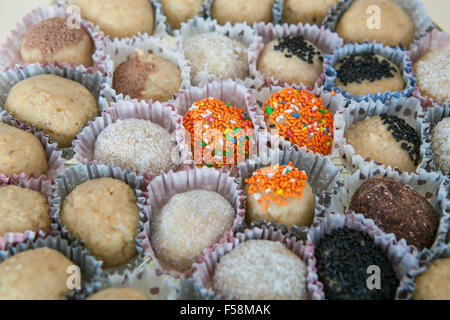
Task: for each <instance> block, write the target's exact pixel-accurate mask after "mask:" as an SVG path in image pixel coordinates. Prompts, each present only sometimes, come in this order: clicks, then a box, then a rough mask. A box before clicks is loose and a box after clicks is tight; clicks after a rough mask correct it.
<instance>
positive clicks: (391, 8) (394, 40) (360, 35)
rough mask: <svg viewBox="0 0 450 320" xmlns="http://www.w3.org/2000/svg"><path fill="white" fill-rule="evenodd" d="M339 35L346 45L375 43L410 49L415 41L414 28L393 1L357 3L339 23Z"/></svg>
mask: <svg viewBox="0 0 450 320" xmlns="http://www.w3.org/2000/svg"><path fill="white" fill-rule="evenodd" d="M370 8H377V9H378V10H379V16H378V11H375V10H374V11H372V12H368V9H370ZM377 18H378V19H379V21H377V20H378V19H377ZM377 22H379V26H377V24H376V23H377ZM336 32H337V33H338V34H339V35H340V36H341V37H342V38H343V39H344V40H345V42H348V41H352V42H360V43H363V42H365V41H369V42H372V41H376V42H378V43H382V44H384V45H386V46H391V47H397V46H399V45H402V46H404V47H408V46H409V44H410V43H411V41H412V40H413V38H414V24H413V22H412V20H411V18H410V16H409V15H408V14H407V13H406V12H405V11H403V9H402V8H401V7H400V6H399V5H398V4H396V3H395V2H394V1H392V0H355V1H354V2H353V4H352V5H351V6H350V8H348V9H347V10H346V11H345V12H344V14H343V15H342V17H341V18H340V19H339V22H338V24H337V26H336Z"/></svg>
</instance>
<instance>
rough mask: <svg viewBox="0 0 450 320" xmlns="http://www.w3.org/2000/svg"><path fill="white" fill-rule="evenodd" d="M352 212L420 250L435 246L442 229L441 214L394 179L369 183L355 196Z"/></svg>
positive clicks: (375, 179) (409, 188)
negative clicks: (438, 231)
mask: <svg viewBox="0 0 450 320" xmlns="http://www.w3.org/2000/svg"><path fill="white" fill-rule="evenodd" d="M349 209H350V210H353V211H355V212H356V213H362V214H364V216H365V217H366V218H368V219H372V220H374V221H375V223H376V225H377V226H378V227H380V229H382V230H383V231H384V232H386V233H393V234H395V236H396V237H397V240H400V239H405V240H406V242H407V243H408V245H413V246H416V247H417V248H419V250H422V249H424V248H430V247H431V246H432V244H433V242H434V239H435V236H436V232H437V229H438V226H439V216H438V214H437V213H436V211H435V210H434V208H433V207H432V206H431V204H430V203H429V202H428V201H427V200H426V199H425V198H424V197H422V196H421V195H420V194H419V193H418V192H417V191H415V190H414V189H413V188H411V187H410V186H408V185H403V184H401V183H400V182H398V181H396V180H394V179H390V178H383V177H375V178H371V179H369V180H367V181H365V182H364V183H363V184H362V185H361V186H360V187H359V189H358V190H357V191H356V192H355V194H354V195H353V197H352V199H351V202H350V208H349Z"/></svg>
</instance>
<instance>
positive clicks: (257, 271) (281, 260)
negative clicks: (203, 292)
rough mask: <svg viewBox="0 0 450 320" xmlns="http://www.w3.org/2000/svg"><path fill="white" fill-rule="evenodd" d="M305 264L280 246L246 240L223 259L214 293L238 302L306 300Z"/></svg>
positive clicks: (216, 276) (215, 278)
mask: <svg viewBox="0 0 450 320" xmlns="http://www.w3.org/2000/svg"><path fill="white" fill-rule="evenodd" d="M306 272H307V269H306V264H305V262H304V261H303V260H302V259H300V258H299V257H298V256H297V255H296V254H295V253H293V252H292V251H291V250H289V249H287V248H286V247H285V246H284V245H283V244H282V243H281V242H277V241H268V240H247V241H245V242H242V243H240V244H239V245H238V246H237V247H236V248H234V249H233V250H232V251H230V252H229V253H227V254H226V255H225V256H223V257H222V258H221V259H220V261H219V263H218V264H217V267H216V270H215V272H214V278H213V286H214V291H215V293H217V294H219V295H223V296H226V297H230V298H231V297H233V298H237V299H241V300H306V299H308V293H307V291H306Z"/></svg>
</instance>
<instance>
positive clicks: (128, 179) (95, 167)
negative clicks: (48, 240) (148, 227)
mask: <svg viewBox="0 0 450 320" xmlns="http://www.w3.org/2000/svg"><path fill="white" fill-rule="evenodd" d="M99 178H114V179H117V180H120V181H123V182H125V183H126V184H128V185H129V186H130V187H131V188H132V189H134V191H135V193H136V198H137V201H136V205H137V207H138V209H139V228H138V231H137V236H136V250H137V252H138V255H137V257H136V258H134V260H132V261H129V262H128V263H127V264H126V265H123V266H119V267H114V268H109V269H107V270H105V271H106V272H108V273H114V272H120V273H122V272H124V271H125V270H132V269H134V268H135V267H136V266H138V265H140V264H141V263H142V262H143V260H144V247H143V243H144V242H146V241H148V240H147V239H145V233H142V230H143V228H144V223H146V222H147V217H148V208H147V206H146V198H145V197H144V194H143V192H142V191H141V188H142V185H143V183H144V178H143V177H142V176H138V175H137V174H136V173H134V172H133V171H130V170H129V169H126V170H122V169H120V168H114V167H113V166H112V165H109V166H104V165H99V164H97V163H95V162H94V163H93V164H85V165H77V166H74V167H71V168H69V169H66V170H65V171H64V173H63V174H62V175H60V176H58V178H57V179H56V182H55V185H54V187H53V203H52V205H51V206H50V214H51V217H52V219H53V221H55V222H56V224H53V225H52V228H53V230H55V231H60V232H61V234H62V236H63V237H64V238H66V239H69V241H70V242H71V243H75V244H77V245H80V246H83V247H84V245H85V244H84V241H83V240H82V239H78V238H76V237H73V236H72V235H71V234H70V232H69V229H68V228H67V227H66V226H65V225H64V224H63V223H62V221H61V217H60V214H61V210H62V206H63V203H64V200H65V199H66V197H67V196H68V195H69V194H70V193H71V192H72V191H73V190H74V189H75V188H76V187H77V186H78V185H80V184H82V183H84V182H86V181H88V180H94V179H99ZM105 223H106V222H105Z"/></svg>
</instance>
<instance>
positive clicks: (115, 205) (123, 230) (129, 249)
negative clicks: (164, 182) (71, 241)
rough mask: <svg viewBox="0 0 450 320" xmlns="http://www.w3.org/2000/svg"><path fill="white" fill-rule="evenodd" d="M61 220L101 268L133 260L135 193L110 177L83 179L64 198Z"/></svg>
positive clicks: (137, 215)
mask: <svg viewBox="0 0 450 320" xmlns="http://www.w3.org/2000/svg"><path fill="white" fill-rule="evenodd" d="M60 216H61V222H62V223H63V224H64V225H65V226H66V227H67V229H68V230H69V233H70V235H71V236H72V237H76V238H78V239H81V240H82V241H84V243H85V244H86V247H87V248H88V249H89V250H90V251H91V252H92V254H93V255H94V256H96V257H97V258H98V259H100V260H102V261H103V267H104V268H112V267H117V266H120V265H123V264H126V263H127V262H130V260H131V259H133V258H134V257H135V256H136V254H137V252H136V248H135V245H136V244H135V239H136V236H137V232H138V227H139V209H138V207H137V205H136V193H135V192H134V190H133V189H132V188H131V187H130V186H129V185H127V184H126V183H125V182H123V181H121V180H117V179H112V178H100V179H94V180H89V181H86V182H84V183H82V184H80V185H79V186H77V187H76V188H75V190H73V191H72V192H71V193H70V194H69V195H68V196H67V198H66V199H65V200H64V202H63V205H62V210H61V214H60Z"/></svg>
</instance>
